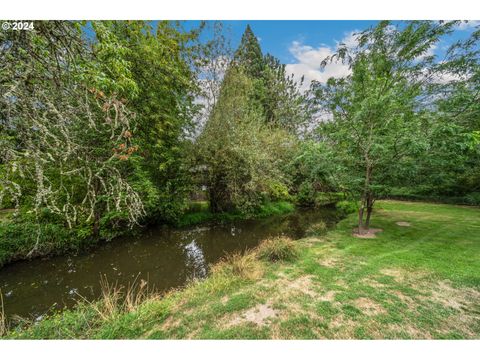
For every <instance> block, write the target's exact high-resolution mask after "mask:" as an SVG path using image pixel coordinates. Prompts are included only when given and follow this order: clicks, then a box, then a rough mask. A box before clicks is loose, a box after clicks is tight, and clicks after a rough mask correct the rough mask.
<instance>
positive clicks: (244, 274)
mask: <svg viewBox="0 0 480 360" xmlns="http://www.w3.org/2000/svg"><path fill="white" fill-rule="evenodd" d="M212 272H213V273H214V274H219V273H223V274H225V273H226V272H230V273H231V274H232V275H234V276H238V277H240V278H244V279H250V280H254V279H258V278H260V277H261V276H262V275H263V267H262V264H261V263H260V262H259V261H258V260H257V257H256V253H255V251H254V250H248V251H246V252H245V253H243V254H242V253H240V252H235V253H233V254H229V255H227V256H225V257H224V258H223V259H222V260H221V261H220V262H218V263H217V264H215V265H214V266H213V267H212Z"/></svg>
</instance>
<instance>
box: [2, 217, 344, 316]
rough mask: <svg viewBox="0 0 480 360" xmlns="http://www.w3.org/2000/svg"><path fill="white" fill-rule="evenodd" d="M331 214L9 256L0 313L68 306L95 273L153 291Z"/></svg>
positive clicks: (91, 289) (96, 285)
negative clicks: (74, 251)
mask: <svg viewBox="0 0 480 360" xmlns="http://www.w3.org/2000/svg"><path fill="white" fill-rule="evenodd" d="M336 218H337V217H336V213H335V211H334V210H330V209H321V210H298V211H296V212H294V213H291V214H287V215H282V216H272V217H269V218H264V219H255V220H242V221H234V222H229V223H225V224H208V225H207V224H201V225H198V226H194V227H189V228H182V229H173V228H168V227H158V228H150V229H148V230H146V232H144V233H142V234H141V235H140V236H138V237H134V238H121V239H116V240H114V241H111V242H108V243H104V244H102V245H100V246H99V247H97V248H95V249H94V250H93V251H91V252H88V253H81V254H78V255H65V256H57V257H52V258H44V259H34V260H31V261H22V262H17V263H13V264H10V265H7V266H5V267H4V268H2V269H0V291H1V292H2V294H3V301H4V311H5V315H6V316H7V317H8V318H11V317H12V316H13V315H19V316H22V317H26V318H30V319H39V318H41V317H42V316H43V315H44V314H46V313H48V312H51V311H53V310H55V309H62V308H68V307H71V306H73V305H74V304H75V303H76V302H77V301H78V300H79V299H80V298H82V297H83V298H85V299H87V300H89V301H91V300H95V299H96V298H98V297H99V296H100V293H101V287H100V278H101V276H104V277H106V279H107V280H108V282H109V283H111V284H115V283H116V284H118V285H123V286H128V285H129V284H132V282H133V281H134V280H135V279H136V281H139V280H141V279H143V280H145V281H147V282H148V284H149V286H150V287H154V288H155V290H157V291H166V290H169V289H172V288H176V287H181V286H182V285H184V284H185V283H186V282H187V281H188V280H189V279H192V278H203V277H205V276H207V275H208V272H209V266H210V265H211V264H213V263H215V262H217V261H218V260H219V259H221V258H222V257H224V256H225V255H226V254H229V253H232V252H235V251H244V250H246V249H249V248H252V247H255V246H256V245H258V244H259V243H260V242H261V241H262V240H263V239H265V238H267V237H269V236H275V235H281V234H284V235H288V236H290V237H292V238H295V239H298V238H301V237H304V236H305V234H306V231H307V230H308V228H309V227H310V226H312V225H313V224H316V223H318V222H320V221H323V222H325V223H326V224H327V226H333V225H334V224H335V221H336Z"/></svg>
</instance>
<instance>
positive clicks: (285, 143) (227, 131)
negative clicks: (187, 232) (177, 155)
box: [197, 66, 294, 214]
mask: <svg viewBox="0 0 480 360" xmlns="http://www.w3.org/2000/svg"><path fill="white" fill-rule="evenodd" d="M252 91H254V86H253V83H252V80H251V79H250V78H249V77H248V76H247V75H246V74H244V73H243V72H242V69H241V68H237V67H235V66H234V67H231V68H230V69H229V70H228V71H227V73H226V75H225V78H224V80H223V84H222V88H221V91H220V96H219V100H218V102H217V104H216V105H215V107H214V109H213V112H212V114H211V116H210V118H209V119H208V121H207V123H206V125H205V128H204V130H203V132H202V134H201V135H200V137H199V139H198V141H197V151H198V164H199V166H200V167H204V168H205V171H204V173H205V182H206V185H207V188H208V193H209V200H210V208H211V210H212V211H213V212H223V211H229V210H237V211H240V212H243V213H245V214H249V213H252V212H254V211H255V209H256V208H258V206H259V205H261V203H262V202H264V201H265V200H268V199H271V198H272V197H275V196H282V194H283V195H288V190H287V187H286V185H285V178H284V175H283V173H282V171H281V165H282V163H283V162H284V161H285V159H286V158H288V156H287V154H288V152H289V151H290V149H291V147H292V145H293V143H294V141H293V139H291V137H289V136H288V134H286V133H285V132H284V131H280V130H276V131H272V128H270V127H268V126H267V125H266V124H265V121H264V118H263V114H262V109H261V108H260V107H259V106H258V104H256V103H255V102H251V95H252V94H251V93H252Z"/></svg>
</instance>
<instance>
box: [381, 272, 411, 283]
mask: <svg viewBox="0 0 480 360" xmlns="http://www.w3.org/2000/svg"><path fill="white" fill-rule="evenodd" d="M380 272H381V273H382V274H383V275H387V276H391V277H393V279H394V280H395V281H397V282H403V281H404V280H405V271H404V270H402V269H382V270H381V271H380Z"/></svg>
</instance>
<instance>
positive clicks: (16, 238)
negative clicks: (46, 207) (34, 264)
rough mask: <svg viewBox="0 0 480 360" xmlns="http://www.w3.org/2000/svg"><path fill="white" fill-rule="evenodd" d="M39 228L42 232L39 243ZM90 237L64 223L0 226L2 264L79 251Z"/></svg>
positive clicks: (30, 223)
mask: <svg viewBox="0 0 480 360" xmlns="http://www.w3.org/2000/svg"><path fill="white" fill-rule="evenodd" d="M38 231H40V233H41V238H40V241H39V242H38V244H37V234H38ZM88 241H91V238H80V237H78V236H76V234H75V232H74V231H71V230H68V229H67V228H65V227H64V226H63V225H61V224H55V223H49V224H39V225H37V224H36V223H33V222H12V223H7V224H2V226H1V227H0V266H3V265H5V264H6V263H8V262H11V261H14V260H21V259H28V258H32V257H36V256H42V255H47V254H58V253H61V252H65V251H72V250H78V249H80V247H82V246H83V245H85V244H86V243H87V242H88Z"/></svg>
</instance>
